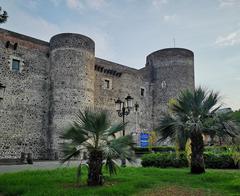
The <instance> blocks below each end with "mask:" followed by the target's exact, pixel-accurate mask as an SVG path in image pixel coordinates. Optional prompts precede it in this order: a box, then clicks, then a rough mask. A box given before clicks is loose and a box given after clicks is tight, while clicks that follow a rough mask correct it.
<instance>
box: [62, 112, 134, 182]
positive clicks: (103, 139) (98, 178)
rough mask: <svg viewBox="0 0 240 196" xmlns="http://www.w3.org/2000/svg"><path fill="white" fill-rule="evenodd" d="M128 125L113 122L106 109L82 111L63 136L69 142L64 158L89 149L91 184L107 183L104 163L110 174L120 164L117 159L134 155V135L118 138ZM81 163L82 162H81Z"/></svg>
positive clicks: (66, 143)
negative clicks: (111, 122)
mask: <svg viewBox="0 0 240 196" xmlns="http://www.w3.org/2000/svg"><path fill="white" fill-rule="evenodd" d="M124 126H125V125H124V124H122V123H120V124H116V125H112V126H111V124H110V122H109V120H108V118H107V112H106V111H93V110H86V111H85V112H81V111H79V113H78V114H77V119H76V120H75V121H73V123H72V125H71V126H70V127H69V128H68V129H66V130H65V132H64V133H63V134H62V135H61V138H62V139H64V140H65V142H64V143H63V144H62V146H61V151H62V152H63V155H64V159H63V160H62V162H65V161H68V160H70V159H71V158H72V157H77V156H79V155H80V153H81V152H87V153H88V162H87V165H88V185H89V186H96V185H102V184H103V174H102V167H103V164H104V161H105V165H106V168H107V170H108V171H109V173H110V175H112V174H116V169H117V165H116V163H115V161H114V160H116V159H127V160H128V161H132V160H133V157H134V151H133V145H134V143H133V140H132V136H131V135H126V136H122V137H118V138H116V136H115V134H116V133H118V132H120V131H122V130H123V127H124ZM80 167H81V165H80Z"/></svg>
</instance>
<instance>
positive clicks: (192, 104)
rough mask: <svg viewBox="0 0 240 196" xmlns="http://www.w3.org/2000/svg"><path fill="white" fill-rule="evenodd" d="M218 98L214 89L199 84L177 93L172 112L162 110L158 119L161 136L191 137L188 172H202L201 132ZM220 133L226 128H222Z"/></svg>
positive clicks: (212, 115) (184, 138)
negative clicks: (189, 170) (163, 112)
mask: <svg viewBox="0 0 240 196" xmlns="http://www.w3.org/2000/svg"><path fill="white" fill-rule="evenodd" d="M218 102H219V95H218V93H215V92H213V91H210V92H209V91H207V90H204V89H202V88H201V87H199V88H197V89H194V90H193V91H190V90H185V91H183V92H181V93H180V95H179V97H178V98H177V102H176V103H173V104H172V106H171V111H172V113H171V114H169V113H167V114H164V115H163V117H162V118H161V120H160V126H159V128H158V129H157V130H158V131H159V132H160V135H161V140H165V139H167V138H168V137H170V138H172V139H174V140H178V141H179V142H182V141H184V142H185V143H186V138H189V139H190V140H191V164H190V167H191V173H196V174H200V173H204V172H205V165H204V158H203V150H204V142H203V134H204V133H205V131H206V127H205V124H206V121H207V120H209V119H211V118H213V117H214V116H215V114H216V111H217V110H218V109H219V106H218ZM208 131H209V130H208ZM223 134H229V132H228V131H227V132H226V131H225V130H224V133H223ZM231 134H233V133H231Z"/></svg>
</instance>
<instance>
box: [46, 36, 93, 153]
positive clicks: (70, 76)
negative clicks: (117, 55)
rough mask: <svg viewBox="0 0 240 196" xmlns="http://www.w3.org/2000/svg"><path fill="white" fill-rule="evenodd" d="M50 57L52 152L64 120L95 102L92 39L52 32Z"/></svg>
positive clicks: (55, 148)
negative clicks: (53, 33) (53, 34)
mask: <svg viewBox="0 0 240 196" xmlns="http://www.w3.org/2000/svg"><path fill="white" fill-rule="evenodd" d="M50 61H51V67H50V112H49V119H50V120H49V121H50V122H49V138H50V141H49V143H50V146H49V148H50V149H51V150H52V152H55V151H58V144H59V143H61V140H59V133H60V132H62V131H63V129H64V127H65V126H66V124H67V123H68V122H69V121H71V120H73V118H74V117H75V115H76V113H77V112H78V110H79V109H81V110H82V111H83V110H84V109H85V108H86V107H92V106H93V104H94V66H95V44H94V41H93V40H92V39H90V38H88V37H86V36H83V35H80V34H72V33H63V34H58V35H55V36H54V37H52V38H51V40H50ZM51 154H52V153H51Z"/></svg>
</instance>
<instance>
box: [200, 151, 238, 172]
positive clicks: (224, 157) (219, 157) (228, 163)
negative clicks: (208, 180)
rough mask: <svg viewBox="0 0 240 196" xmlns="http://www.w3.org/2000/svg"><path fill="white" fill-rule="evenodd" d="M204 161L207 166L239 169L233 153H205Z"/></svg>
mask: <svg viewBox="0 0 240 196" xmlns="http://www.w3.org/2000/svg"><path fill="white" fill-rule="evenodd" d="M204 161H205V167H206V168H213V169H237V165H236V164H235V163H234V160H233V156H232V154H231V153H227V152H225V153H212V152H205V153H204Z"/></svg>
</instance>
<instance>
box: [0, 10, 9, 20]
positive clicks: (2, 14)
mask: <svg viewBox="0 0 240 196" xmlns="http://www.w3.org/2000/svg"><path fill="white" fill-rule="evenodd" d="M7 18H8V14H7V12H6V11H5V10H3V11H2V7H1V6H0V23H5V22H6V21H7Z"/></svg>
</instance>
